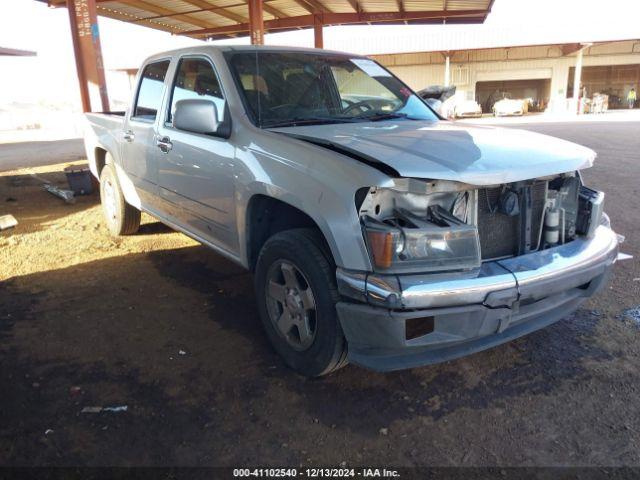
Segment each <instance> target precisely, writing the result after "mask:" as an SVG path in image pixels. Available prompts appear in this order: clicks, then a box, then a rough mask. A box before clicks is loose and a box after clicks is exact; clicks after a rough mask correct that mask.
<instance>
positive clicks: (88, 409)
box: [80, 407, 102, 413]
mask: <svg viewBox="0 0 640 480" xmlns="http://www.w3.org/2000/svg"><path fill="white" fill-rule="evenodd" d="M101 411H102V407H84V408H83V409H82V410H81V411H80V413H100V412H101Z"/></svg>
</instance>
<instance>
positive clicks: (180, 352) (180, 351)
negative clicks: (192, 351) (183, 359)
mask: <svg viewBox="0 0 640 480" xmlns="http://www.w3.org/2000/svg"><path fill="white" fill-rule="evenodd" d="M186 354H187V352H185V351H184V350H179V351H178V355H186Z"/></svg>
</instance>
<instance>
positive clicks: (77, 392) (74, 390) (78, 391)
mask: <svg viewBox="0 0 640 480" xmlns="http://www.w3.org/2000/svg"><path fill="white" fill-rule="evenodd" d="M69 393H70V394H71V396H74V397H75V396H77V395H80V394H81V393H82V389H81V388H80V387H76V386H73V387H71V388H70V389H69Z"/></svg>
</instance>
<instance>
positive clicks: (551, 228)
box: [544, 208, 560, 247]
mask: <svg viewBox="0 0 640 480" xmlns="http://www.w3.org/2000/svg"><path fill="white" fill-rule="evenodd" d="M559 241H560V210H559V209H557V208H553V209H549V210H547V213H546V214H545V216H544V243H545V244H546V245H547V246H549V247H553V246H555V245H557V244H558V242H559Z"/></svg>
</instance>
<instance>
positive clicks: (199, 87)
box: [167, 58, 225, 122]
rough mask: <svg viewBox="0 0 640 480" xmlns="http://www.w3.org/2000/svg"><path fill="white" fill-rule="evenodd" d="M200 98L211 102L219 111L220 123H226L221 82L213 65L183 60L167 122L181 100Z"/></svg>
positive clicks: (174, 87)
mask: <svg viewBox="0 0 640 480" xmlns="http://www.w3.org/2000/svg"><path fill="white" fill-rule="evenodd" d="M193 98H198V99H202V100H211V101H212V102H213V103H215V104H216V108H217V110H218V121H219V122H222V121H224V110H225V100H224V96H223V95H222V89H221V88H220V82H219V81H218V77H217V75H216V72H215V71H214V70H213V67H212V66H211V64H210V63H209V62H208V61H207V60H205V59H204V58H183V59H182V60H180V64H179V65H178V71H177V74H176V80H175V82H174V84H173V91H172V92H171V108H170V109H169V113H168V115H167V121H168V122H171V121H172V118H173V114H174V113H175V111H176V103H178V102H179V101H180V100H186V99H193Z"/></svg>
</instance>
